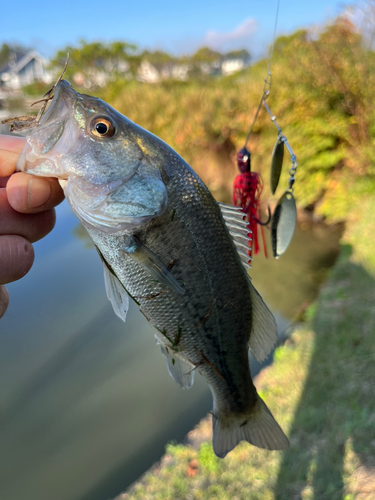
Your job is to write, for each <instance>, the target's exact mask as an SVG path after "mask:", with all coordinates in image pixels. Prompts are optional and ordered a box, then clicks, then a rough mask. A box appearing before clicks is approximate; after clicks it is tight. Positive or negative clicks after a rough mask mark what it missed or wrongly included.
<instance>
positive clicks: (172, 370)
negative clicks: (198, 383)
mask: <svg viewBox="0 0 375 500" xmlns="http://www.w3.org/2000/svg"><path fill="white" fill-rule="evenodd" d="M156 341H157V343H158V344H160V347H161V352H162V353H163V354H164V357H165V360H166V362H167V368H168V372H169V375H170V376H171V377H173V378H174V379H175V381H176V382H177V383H178V384H179V385H180V386H181V387H182V388H183V389H190V387H191V386H192V385H193V383H194V368H195V367H194V365H193V364H192V363H190V362H189V361H186V360H185V359H183V358H182V357H181V356H179V354H178V353H176V352H175V351H174V350H173V349H170V348H168V347H167V346H165V345H164V344H162V343H161V342H160V341H159V339H158V338H157V337H156Z"/></svg>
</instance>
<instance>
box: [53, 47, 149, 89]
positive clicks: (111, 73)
mask: <svg viewBox="0 0 375 500" xmlns="http://www.w3.org/2000/svg"><path fill="white" fill-rule="evenodd" d="M136 50H137V47H136V45H133V44H129V43H127V42H112V43H107V44H105V43H102V42H92V43H86V42H85V41H84V40H80V42H79V46H78V47H72V46H67V47H65V48H64V49H62V50H59V51H58V52H57V54H56V56H55V57H54V58H53V60H52V66H53V67H56V68H57V67H59V68H61V67H62V66H63V65H64V62H65V59H66V56H67V54H68V53H69V64H68V67H67V70H66V77H67V78H68V79H72V80H74V81H75V83H76V84H78V85H82V86H84V87H86V88H89V89H94V88H96V87H102V86H104V85H105V84H107V83H108V82H110V81H114V80H116V79H117V78H119V77H130V76H131V75H132V74H133V70H134V66H135V63H137V62H138V60H139V56H137V55H136Z"/></svg>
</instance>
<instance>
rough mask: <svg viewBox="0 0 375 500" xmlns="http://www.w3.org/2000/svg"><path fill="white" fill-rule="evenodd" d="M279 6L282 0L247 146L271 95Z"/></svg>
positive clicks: (277, 10) (277, 7)
mask: <svg viewBox="0 0 375 500" xmlns="http://www.w3.org/2000/svg"><path fill="white" fill-rule="evenodd" d="M279 8H280V0H277V6H276V16H275V25H274V27H273V40H272V45H271V53H270V57H269V58H268V65H267V76H266V78H265V79H264V85H263V93H262V96H261V98H260V101H259V105H258V108H257V110H256V112H255V116H254V119H253V122H252V124H251V126H250V129H249V132H248V134H247V136H246V139H245V145H244V147H245V148H246V146H247V143H248V142H249V139H250V136H251V134H252V131H253V127H254V125H255V122H256V121H257V118H258V116H259V113H260V110H261V108H262V104H263V101H265V100H266V99H267V97H268V96H269V93H270V91H271V83H272V75H271V64H272V59H273V51H274V48H275V40H276V30H277V22H278V19H279Z"/></svg>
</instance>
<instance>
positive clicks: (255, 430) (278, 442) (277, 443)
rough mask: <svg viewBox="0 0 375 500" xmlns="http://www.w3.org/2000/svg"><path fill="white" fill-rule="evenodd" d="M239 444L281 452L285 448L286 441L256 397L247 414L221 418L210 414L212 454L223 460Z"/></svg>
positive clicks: (222, 416) (218, 414)
mask: <svg viewBox="0 0 375 500" xmlns="http://www.w3.org/2000/svg"><path fill="white" fill-rule="evenodd" d="M240 441H247V442H249V443H251V444H253V445H254V446H257V447H258V448H264V449H266V450H284V449H286V448H288V446H289V441H288V438H287V437H286V436H285V434H284V432H283V431H282V429H281V427H280V426H279V424H278V423H277V422H276V420H275V419H274V418H273V416H272V413H271V412H270V411H269V409H268V408H267V406H266V405H265V403H264V402H263V401H262V399H261V398H260V397H259V396H258V401H257V403H256V405H255V406H254V407H253V408H252V410H251V411H250V412H249V413H248V414H246V413H245V414H242V415H240V416H239V415H235V414H233V415H225V414H221V413H220V411H219V412H218V413H217V412H215V410H214V416H213V443H212V444H213V448H214V452H215V454H216V455H217V456H218V457H220V458H224V457H225V456H226V454H227V453H229V452H230V451H231V450H233V448H234V447H235V446H237V445H238V443H239V442H240Z"/></svg>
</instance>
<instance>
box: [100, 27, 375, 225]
mask: <svg viewBox="0 0 375 500" xmlns="http://www.w3.org/2000/svg"><path fill="white" fill-rule="evenodd" d="M266 73H267V61H266V60H262V61H259V62H258V63H256V64H254V65H253V66H251V67H250V68H248V69H247V70H246V71H244V72H242V73H240V74H236V75H231V76H228V77H220V78H206V79H200V80H194V79H193V80H189V81H187V82H176V81H172V80H168V81H163V82H161V83H159V84H145V83H140V82H136V81H121V80H118V81H117V82H114V83H113V84H111V85H109V86H108V87H107V88H106V89H102V90H101V91H99V93H100V95H101V97H103V98H104V99H106V100H107V101H108V102H110V103H111V104H112V105H113V106H114V107H116V108H117V109H119V110H120V111H121V112H122V113H124V114H125V115H126V116H128V117H129V118H130V119H132V120H133V121H135V122H136V123H139V124H140V125H141V126H143V127H145V128H147V129H149V130H151V131H152V132H153V133H155V134H156V135H158V136H159V137H161V138H162V139H164V140H165V141H166V142H167V143H168V144H170V145H171V146H172V147H173V148H175V149H176V150H177V151H178V152H179V153H180V154H181V155H182V156H183V157H184V158H185V159H186V160H187V161H188V162H189V163H190V164H191V165H192V166H193V168H194V169H195V170H196V171H197V172H198V173H199V175H200V176H201V177H202V178H203V180H204V181H205V182H206V183H207V185H208V186H209V188H210V189H211V190H212V191H213V192H214V194H215V195H216V196H217V197H218V198H220V199H222V200H224V201H225V200H226V201H229V199H230V192H231V183H232V179H233V176H234V175H235V173H236V167H235V166H234V156H235V153H236V151H237V150H238V149H239V148H240V147H242V146H243V144H244V141H245V137H246V134H247V132H248V129H249V126H250V123H251V121H252V118H253V116H254V113H255V110H256V107H257V105H258V102H259V99H260V96H261V91H262V88H263V79H264V77H265V75H266ZM272 82H273V83H272V88H271V94H270V97H269V100H268V104H269V105H270V107H271V110H272V112H273V113H274V114H275V115H276V116H277V117H278V122H279V124H280V125H281V126H282V128H283V132H284V134H285V135H286V136H287V137H288V140H289V142H290V144H291V145H292V147H293V149H294V151H295V153H296V155H297V158H298V164H299V167H298V172H297V181H296V184H295V196H296V199H297V202H298V204H299V206H300V207H303V208H306V207H307V208H308V209H310V210H315V211H316V213H317V214H318V215H321V216H328V217H329V218H331V219H332V220H337V219H344V218H346V216H347V215H348V214H349V212H350V210H351V207H352V205H353V204H354V203H356V202H357V201H358V200H360V199H361V197H362V196H363V195H364V194H365V193H370V192H372V191H373V190H374V187H375V167H374V159H375V149H374V140H375V114H374V111H373V102H374V89H375V54H374V52H373V51H372V50H371V48H368V47H367V46H366V43H365V40H364V39H363V36H362V35H361V33H360V32H358V31H357V30H356V28H355V27H354V26H353V25H352V24H350V22H349V21H348V20H347V19H345V18H339V19H337V20H336V21H335V22H334V23H333V24H331V25H329V26H326V27H324V28H322V29H321V30H320V31H319V32H317V33H314V34H312V33H310V32H308V31H305V30H300V31H298V32H296V33H294V34H293V35H290V36H283V37H280V38H278V39H277V41H276V45H275V49H274V56H273V63H272ZM276 135H277V134H276V129H275V127H274V126H273V124H272V123H271V122H270V119H269V116H268V115H267V114H266V113H265V112H264V111H263V112H262V113H261V115H260V118H259V120H258V121H257V123H256V125H255V128H254V134H253V136H252V137H251V140H250V143H249V146H250V149H251V151H252V154H253V159H252V164H253V169H254V170H256V171H259V172H261V173H262V175H263V176H264V179H265V180H266V186H267V185H268V177H269V167H270V159H271V154H272V149H273V146H274V143H275V141H276ZM289 165H290V163H289V161H288V155H287V154H286V155H285V160H284V172H283V177H282V179H281V182H280V187H279V191H278V192H277V193H276V197H275V200H276V199H278V197H279V196H280V195H281V193H282V189H285V188H286V187H287V178H288V170H289ZM266 189H267V191H266V195H265V198H267V196H269V195H270V193H269V191H268V188H266Z"/></svg>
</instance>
